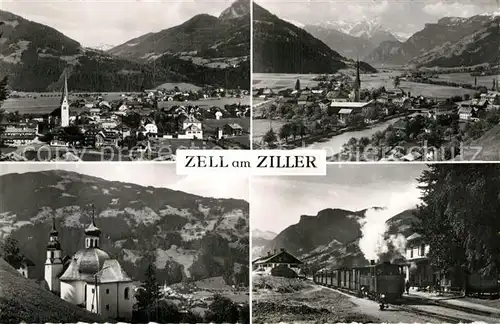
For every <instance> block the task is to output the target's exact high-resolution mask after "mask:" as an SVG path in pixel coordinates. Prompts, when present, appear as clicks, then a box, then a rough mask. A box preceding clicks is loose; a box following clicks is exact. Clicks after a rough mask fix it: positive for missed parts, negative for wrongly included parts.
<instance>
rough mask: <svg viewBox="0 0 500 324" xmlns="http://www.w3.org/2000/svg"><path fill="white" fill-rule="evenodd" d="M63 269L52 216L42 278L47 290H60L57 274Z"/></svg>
mask: <svg viewBox="0 0 500 324" xmlns="http://www.w3.org/2000/svg"><path fill="white" fill-rule="evenodd" d="M62 269H63V262H62V251H61V244H60V243H59V232H58V231H57V229H56V219H55V217H52V229H51V230H50V234H49V243H48V244H47V259H46V261H45V271H44V278H45V281H46V282H47V285H48V286H49V290H50V291H52V292H54V293H59V292H60V282H59V275H60V274H61V271H62Z"/></svg>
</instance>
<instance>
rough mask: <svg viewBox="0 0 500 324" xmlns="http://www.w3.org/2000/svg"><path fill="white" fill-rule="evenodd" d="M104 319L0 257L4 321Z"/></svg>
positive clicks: (0, 320) (0, 319)
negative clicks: (57, 293)
mask: <svg viewBox="0 0 500 324" xmlns="http://www.w3.org/2000/svg"><path fill="white" fill-rule="evenodd" d="M82 321H86V322H91V323H93V322H98V323H102V322H103V319H101V318H100V316H97V315H96V314H92V313H90V312H87V311H85V310H83V309H81V308H79V307H77V306H74V305H71V304H69V303H67V302H65V301H63V300H62V299H60V298H59V297H57V296H56V295H54V294H52V293H51V292H49V291H48V290H45V289H43V288H41V287H40V284H39V283H37V282H35V281H34V280H30V279H26V278H24V277H22V276H21V275H19V274H18V272H17V271H16V270H14V268H12V267H11V266H10V265H9V264H7V262H5V261H4V260H3V259H1V258H0V323H21V322H23V323H47V322H52V323H61V322H63V323H77V322H82Z"/></svg>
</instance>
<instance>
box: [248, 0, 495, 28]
mask: <svg viewBox="0 0 500 324" xmlns="http://www.w3.org/2000/svg"><path fill="white" fill-rule="evenodd" d="M255 2H256V3H258V4H260V5H261V6H263V7H264V8H266V9H267V10H269V11H271V12H272V13H273V14H275V15H277V16H278V17H280V18H281V19H285V20H288V21H290V22H298V23H302V24H318V23H325V22H335V21H338V20H344V21H356V22H357V21H362V20H372V19H376V18H379V19H380V23H381V24H382V25H383V26H384V27H385V28H387V29H389V30H390V31H392V32H394V33H395V34H400V36H406V37H408V36H411V35H412V34H413V33H415V32H417V31H419V30H421V29H423V28H424V26H425V23H435V22H437V20H438V19H439V18H442V17H445V16H454V17H470V16H474V15H476V14H482V13H486V12H491V13H493V12H495V11H498V10H499V1H498V0H256V1H255Z"/></svg>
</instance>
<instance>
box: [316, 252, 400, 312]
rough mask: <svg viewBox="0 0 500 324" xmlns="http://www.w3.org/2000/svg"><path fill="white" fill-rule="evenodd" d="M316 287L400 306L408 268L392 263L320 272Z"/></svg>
mask: <svg viewBox="0 0 500 324" xmlns="http://www.w3.org/2000/svg"><path fill="white" fill-rule="evenodd" d="M313 281H314V283H316V284H318V285H322V286H327V287H332V288H338V289H343V290H348V291H350V292H353V293H356V294H358V295H359V296H363V297H368V298H371V299H374V300H377V301H379V302H380V303H381V309H383V308H384V306H383V304H394V303H397V302H398V301H399V300H401V298H402V297H403V293H404V291H405V273H404V266H403V265H398V264H394V263H391V262H383V263H379V264H375V263H374V262H371V264H370V265H369V266H365V267H353V268H339V269H334V270H326V269H323V270H320V271H318V272H316V273H315V274H314V275H313Z"/></svg>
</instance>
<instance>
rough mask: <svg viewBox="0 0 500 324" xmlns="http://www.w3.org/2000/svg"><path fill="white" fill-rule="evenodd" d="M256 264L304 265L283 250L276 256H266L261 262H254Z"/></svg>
mask: <svg viewBox="0 0 500 324" xmlns="http://www.w3.org/2000/svg"><path fill="white" fill-rule="evenodd" d="M254 262H255V263H256V264H265V263H295V264H302V261H300V260H299V259H297V258H296V257H295V256H293V255H292V254H291V253H289V252H287V251H285V250H283V249H282V250H281V251H280V252H278V253H276V254H272V255H270V256H264V257H262V258H260V259H259V260H256V261H254Z"/></svg>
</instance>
